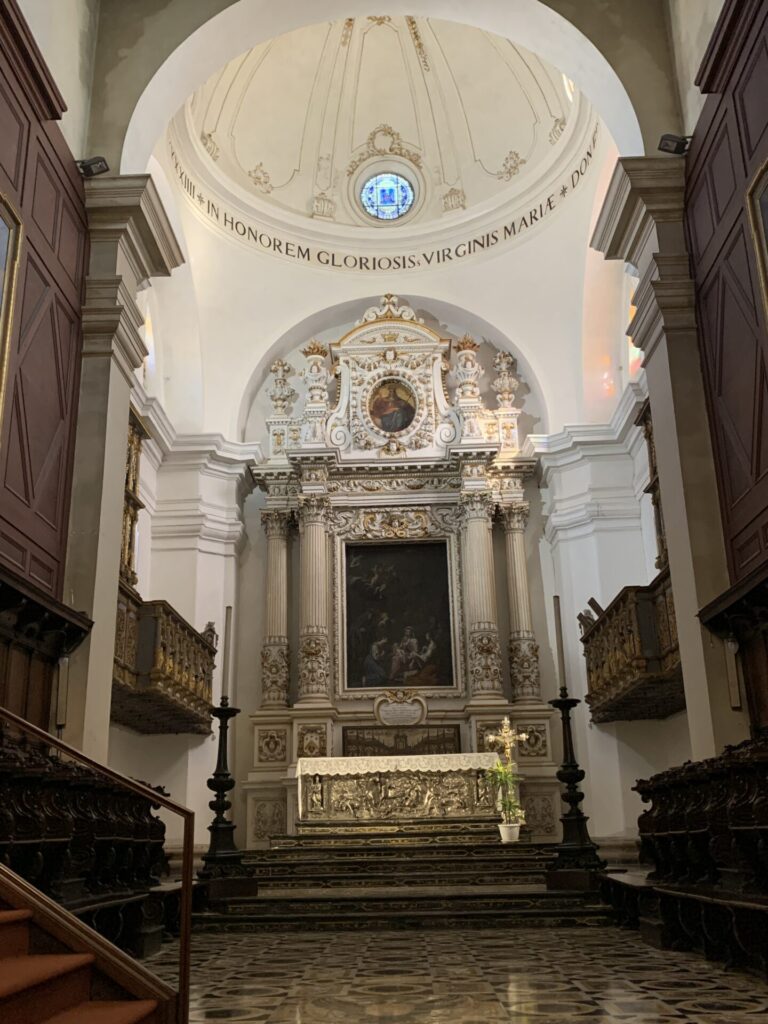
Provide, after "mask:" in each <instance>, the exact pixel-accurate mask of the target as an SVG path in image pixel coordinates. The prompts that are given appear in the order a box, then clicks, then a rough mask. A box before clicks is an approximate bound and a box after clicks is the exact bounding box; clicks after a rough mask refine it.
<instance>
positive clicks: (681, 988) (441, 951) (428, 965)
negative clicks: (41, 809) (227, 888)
mask: <svg viewBox="0 0 768 1024" xmlns="http://www.w3.org/2000/svg"><path fill="white" fill-rule="evenodd" d="M193 942H194V946H193V952H192V999H191V1012H190V1024H202V1022H209V1021H240V1022H257V1021H258V1022H263V1024H489V1022H494V1021H513V1022H515V1024H580V1022H583V1024H596V1022H608V1021H617V1022H618V1021H623V1022H625V1024H666V1022H672V1021H675V1022H677V1024H681V1022H689V1024H746V1022H752V1024H757V1022H758V1021H763V1020H765V1019H766V1016H768V985H766V984H765V983H764V982H762V981H761V980H759V979H757V978H755V977H752V976H750V975H746V974H741V973H738V972H736V971H727V970H725V968H724V967H722V966H721V965H720V964H712V963H708V962H707V961H706V960H705V959H704V958H703V957H699V956H696V955H693V954H686V953H670V952H666V951H664V952H662V951H658V950H654V949H651V948H649V947H648V946H645V945H644V944H643V943H642V942H641V941H640V939H639V938H638V936H637V935H636V934H635V933H633V932H626V931H620V930H618V929H614V928H598V929H587V928H569V929H539V930H533V929H531V930H528V929H515V930H507V931H498V932H497V931H451V932H439V931H438V932H432V931H424V932H327V933H313V934H309V933H287V932H283V933H271V934H269V933H266V934H254V935H198V936H195V937H194V939H193ZM175 953H176V949H175V945H174V946H170V945H169V946H164V947H163V950H162V951H161V952H160V953H159V954H158V955H157V956H155V957H153V958H152V959H151V960H149V961H148V962H147V965H148V966H149V967H150V968H151V969H152V970H154V971H155V972H156V973H157V974H159V975H160V976H161V977H164V978H166V979H167V980H168V981H169V982H174V981H175V978H176V973H175V970H176V961H175Z"/></svg>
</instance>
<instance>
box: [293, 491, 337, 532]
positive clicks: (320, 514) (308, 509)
mask: <svg viewBox="0 0 768 1024" xmlns="http://www.w3.org/2000/svg"><path fill="white" fill-rule="evenodd" d="M329 511H330V503H329V501H328V499H327V498H326V497H325V496H324V495H322V494H300V495H299V526H300V528H301V529H304V527H306V526H325V524H326V523H327V521H328V513H329Z"/></svg>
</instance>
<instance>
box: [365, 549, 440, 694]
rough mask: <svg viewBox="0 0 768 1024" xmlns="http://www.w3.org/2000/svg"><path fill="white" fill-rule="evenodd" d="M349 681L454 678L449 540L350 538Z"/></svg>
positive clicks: (414, 682) (386, 684) (405, 682)
mask: <svg viewBox="0 0 768 1024" xmlns="http://www.w3.org/2000/svg"><path fill="white" fill-rule="evenodd" d="M346 556H347V558H346V562H347V568H346V575H347V578H346V583H347V596H346V600H347V686H348V687H350V688H355V689H357V688H360V687H379V688H392V687H412V686H452V685H453V659H452V656H451V612H450V598H449V589H448V587H449V583H448V550H447V547H446V544H445V542H442V541H441V542H438V543H424V544H348V545H347V549H346Z"/></svg>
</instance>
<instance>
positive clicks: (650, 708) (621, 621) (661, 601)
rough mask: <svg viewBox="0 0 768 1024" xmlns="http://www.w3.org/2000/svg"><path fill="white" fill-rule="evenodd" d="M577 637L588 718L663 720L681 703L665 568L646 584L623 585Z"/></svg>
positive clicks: (674, 638) (669, 592)
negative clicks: (581, 649) (584, 668)
mask: <svg viewBox="0 0 768 1024" xmlns="http://www.w3.org/2000/svg"><path fill="white" fill-rule="evenodd" d="M581 640H582V643H583V644H584V656H585V657H586V660H587V687H588V694H587V698H586V699H587V703H588V704H589V706H590V709H591V712H592V719H593V721H595V722H613V721H622V720H634V719H640V718H666V717H667V716H668V715H671V714H674V712H676V711H680V710H682V709H683V708H684V707H685V696H684V692H683V683H682V673H681V669H680V653H679V649H678V642H677V627H676V623H675V611H674V603H673V597H672V588H671V586H670V581H669V570H668V569H664V570H663V571H662V572H660V573H659V575H658V576H657V577H656V579H655V580H653V582H652V583H650V584H648V586H645V587H624V589H623V590H621V591H620V592H619V594H618V595H617V596H616V598H614V600H613V601H612V602H611V604H610V605H609V606H608V607H607V608H606V609H605V611H603V612H601V614H600V615H599V616H598V617H597V619H595V621H594V622H593V623H591V624H590V625H589V626H588V628H587V629H586V630H585V631H584V634H583V636H582V638H581Z"/></svg>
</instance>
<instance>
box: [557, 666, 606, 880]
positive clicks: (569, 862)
mask: <svg viewBox="0 0 768 1024" xmlns="http://www.w3.org/2000/svg"><path fill="white" fill-rule="evenodd" d="M549 703H550V704H551V705H552V707H553V708H557V710H558V711H559V712H560V716H561V718H562V722H563V763H562V765H561V766H560V769H559V770H558V772H557V778H558V779H559V781H560V782H562V783H563V785H564V786H565V790H564V792H563V793H562V798H563V800H564V802H565V803H566V804H568V810H567V811H566V812H565V813H564V814H563V815H562V816H561V818H560V821H561V822H562V823H563V838H562V842H560V843H559V844H558V845H557V846H556V847H555V851H556V853H555V862H554V865H553V867H552V869H551V870H550V871H549V872H548V873H547V888H548V889H580V890H584V889H597V888H598V887H599V884H600V880H599V877H598V875H597V872H599V871H600V870H601V869H602V868H604V867H605V861H603V860H600V858H599V857H598V855H597V846H596V845H595V844H594V843H593V842H592V840H591V839H590V837H589V831H588V829H587V821H588V820H589V819H588V818H587V816H586V815H585V814H584V812H583V811H582V809H581V807H580V806H579V805H580V804H581V801H582V800H583V799H584V794H583V793H582V791H581V790H580V789H579V783H580V782H582V781H583V779H584V774H585V773H584V771H583V770H582V769H581V768H580V767H579V764H578V762H577V760H576V752H575V750H574V746H573V732H572V731H571V711H572V709H573V708H575V707H576V705H577V704H581V701H580V700H579V699H578V698H577V697H569V696H568V691H567V690H566V688H565V687H564V686H563V687H561V689H560V696H559V697H558V698H557V699H556V700H551V701H550V702H549Z"/></svg>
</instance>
